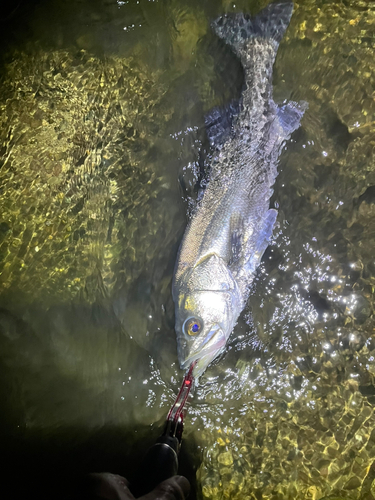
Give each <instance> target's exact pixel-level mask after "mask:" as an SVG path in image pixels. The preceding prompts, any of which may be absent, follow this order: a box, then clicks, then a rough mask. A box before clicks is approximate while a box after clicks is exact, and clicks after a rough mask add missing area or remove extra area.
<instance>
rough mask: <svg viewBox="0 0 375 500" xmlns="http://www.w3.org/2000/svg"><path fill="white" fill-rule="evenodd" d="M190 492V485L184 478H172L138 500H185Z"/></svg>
mask: <svg viewBox="0 0 375 500" xmlns="http://www.w3.org/2000/svg"><path fill="white" fill-rule="evenodd" d="M189 492H190V483H189V481H188V480H187V479H186V477H184V476H173V477H171V478H170V479H167V480H166V481H163V482H162V483H160V484H159V485H158V486H156V488H155V489H154V490H152V491H151V492H150V493H148V494H147V495H145V496H143V497H141V498H140V499H139V500H185V499H186V498H187V497H188V495H189Z"/></svg>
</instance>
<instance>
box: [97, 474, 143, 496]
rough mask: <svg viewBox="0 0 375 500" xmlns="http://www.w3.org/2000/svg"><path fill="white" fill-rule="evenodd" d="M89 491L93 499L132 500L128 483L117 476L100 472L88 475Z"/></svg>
mask: <svg viewBox="0 0 375 500" xmlns="http://www.w3.org/2000/svg"><path fill="white" fill-rule="evenodd" d="M88 479H89V489H90V493H91V494H92V496H93V497H94V498H98V499H103V500H133V499H134V497H133V495H132V494H131V493H130V491H129V488H128V484H129V481H128V480H127V479H125V478H124V477H122V476H119V475H117V474H110V473H109V472H101V473H100V474H89V476H88Z"/></svg>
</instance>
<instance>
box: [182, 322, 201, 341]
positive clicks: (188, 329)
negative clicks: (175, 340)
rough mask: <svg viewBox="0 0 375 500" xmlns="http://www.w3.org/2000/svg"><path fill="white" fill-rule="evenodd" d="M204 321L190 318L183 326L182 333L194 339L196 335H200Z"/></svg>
mask: <svg viewBox="0 0 375 500" xmlns="http://www.w3.org/2000/svg"><path fill="white" fill-rule="evenodd" d="M202 327H203V321H202V320H201V319H199V318H188V319H187V320H185V321H184V324H183V325H182V331H183V332H184V333H185V334H186V335H190V336H191V337H194V335H198V333H199V332H200V331H201V330H202Z"/></svg>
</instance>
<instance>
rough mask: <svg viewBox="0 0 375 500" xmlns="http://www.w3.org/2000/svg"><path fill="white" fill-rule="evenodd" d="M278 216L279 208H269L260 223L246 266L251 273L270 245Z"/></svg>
mask: <svg viewBox="0 0 375 500" xmlns="http://www.w3.org/2000/svg"><path fill="white" fill-rule="evenodd" d="M276 217H277V210H275V209H273V208H271V209H270V210H268V212H267V213H266V216H265V217H264V219H263V221H262V222H261V223H260V224H259V231H258V232H257V234H256V235H255V234H254V237H255V240H253V241H252V245H251V249H250V255H249V260H248V262H247V263H246V268H247V271H248V272H249V273H253V272H254V271H255V269H256V268H257V267H258V266H259V263H260V260H261V258H262V256H263V254H264V251H265V249H266V248H267V247H268V245H269V242H270V239H271V236H272V231H273V226H274V225H275V222H276Z"/></svg>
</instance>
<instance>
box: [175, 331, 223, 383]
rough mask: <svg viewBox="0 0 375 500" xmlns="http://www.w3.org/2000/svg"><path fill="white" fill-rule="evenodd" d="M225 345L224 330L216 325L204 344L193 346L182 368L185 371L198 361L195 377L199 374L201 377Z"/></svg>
mask: <svg viewBox="0 0 375 500" xmlns="http://www.w3.org/2000/svg"><path fill="white" fill-rule="evenodd" d="M225 344H226V338H225V335H224V332H223V330H222V329H221V328H220V326H219V325H215V326H214V327H213V328H211V330H210V331H209V332H208V334H207V336H206V338H205V339H204V341H203V342H200V343H199V344H197V346H196V347H194V344H193V346H192V348H191V350H190V353H189V356H188V357H187V358H186V359H185V360H184V361H182V362H181V368H182V369H183V370H185V369H186V368H189V366H190V365H191V363H193V362H194V361H197V364H196V366H195V367H194V372H193V373H194V375H195V376H197V373H198V372H199V375H200V374H202V373H203V372H204V370H205V369H206V368H207V366H208V365H209V364H210V363H211V361H213V360H214V359H215V358H216V356H218V355H219V354H220V353H221V352H222V350H223V349H224V346H225ZM199 375H198V376H199Z"/></svg>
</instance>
